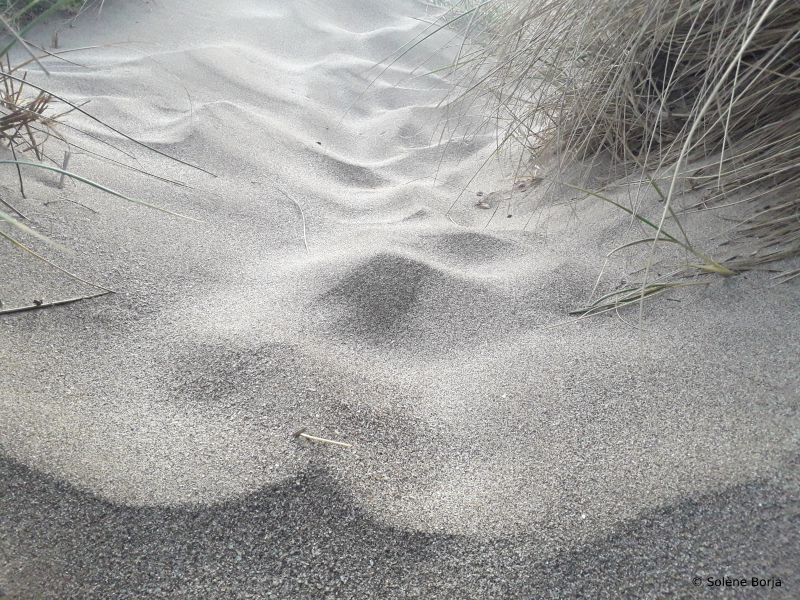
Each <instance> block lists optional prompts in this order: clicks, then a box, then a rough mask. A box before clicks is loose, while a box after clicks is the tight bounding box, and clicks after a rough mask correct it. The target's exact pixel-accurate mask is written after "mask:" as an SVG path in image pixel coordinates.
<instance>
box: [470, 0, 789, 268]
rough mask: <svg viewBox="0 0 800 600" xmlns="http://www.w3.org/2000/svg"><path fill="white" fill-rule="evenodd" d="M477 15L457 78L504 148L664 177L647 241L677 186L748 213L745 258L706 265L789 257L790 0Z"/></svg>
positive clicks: (666, 0)
mask: <svg viewBox="0 0 800 600" xmlns="http://www.w3.org/2000/svg"><path fill="white" fill-rule="evenodd" d="M471 7H472V6H470V8H471ZM455 10H458V8H457V7H455ZM478 11H491V12H490V13H489V12H487V13H486V14H488V15H489V17H488V18H483V19H481V18H480V17H477V18H476V17H474V15H470V17H469V18H470V23H471V24H472V39H473V41H475V42H477V43H476V44H473V45H472V46H471V47H470V49H466V48H465V50H464V53H463V55H462V56H461V57H460V58H459V64H460V66H458V67H457V69H456V73H457V74H458V77H457V78H456V81H457V83H458V85H459V86H460V90H459V93H460V94H462V97H463V98H469V100H470V101H471V102H472V103H484V106H485V109H484V110H485V113H484V114H486V115H487V117H488V118H489V119H490V120H491V121H494V122H496V123H499V124H500V125H501V129H502V131H504V134H503V137H502V139H501V141H502V143H503V144H506V143H508V142H512V141H515V142H517V143H518V144H520V145H521V146H522V148H524V150H525V152H526V153H530V154H531V155H532V157H534V158H535V157H536V156H537V155H539V154H540V153H542V152H543V150H545V149H548V150H554V149H555V150H556V151H557V152H558V153H559V156H560V157H561V161H562V164H563V162H565V161H566V160H571V159H578V160H584V159H592V158H594V157H596V156H597V155H598V154H605V155H607V156H610V157H611V159H612V161H613V162H614V163H615V164H616V166H617V167H621V168H622V170H623V172H624V173H634V172H638V173H640V174H641V176H642V178H643V179H644V180H645V181H647V180H648V179H649V180H650V181H655V180H659V181H660V180H663V178H664V177H665V174H667V175H668V177H667V183H663V184H662V188H663V192H664V194H663V195H664V207H663V217H664V218H662V220H661V222H660V223H657V226H656V229H657V230H658V233H657V234H656V235H655V236H654V239H658V240H659V241H660V239H661V238H660V236H661V233H663V226H664V221H665V220H666V219H667V218H669V217H670V215H672V216H674V213H673V212H672V207H673V201H674V198H675V196H676V195H678V194H679V193H681V192H683V191H686V190H687V189H701V190H703V193H702V199H703V201H702V203H701V204H700V205H698V206H696V207H695V209H697V210H707V209H714V208H719V207H721V206H725V205H730V204H732V203H739V204H742V205H745V206H747V211H748V212H747V214H746V215H745V217H744V218H743V219H742V221H743V222H740V223H739V224H738V227H737V228H735V230H736V232H737V234H738V236H739V239H740V240H741V239H743V238H745V237H748V238H750V240H751V241H753V240H755V246H756V248H757V250H756V251H755V253H748V254H749V256H747V257H746V258H735V259H732V260H729V261H726V262H725V263H723V264H717V263H714V264H713V265H707V266H708V267H710V268H709V270H713V271H716V272H718V273H721V274H731V273H734V272H738V271H741V270H744V269H750V268H755V267H757V266H759V265H763V264H765V263H768V262H773V261H776V260H779V259H783V258H787V257H791V256H797V255H798V254H800V193H798V189H799V188H800V2H797V0H750V1H731V0H648V1H646V2H641V1H640V0H597V1H594V2H587V1H586V0H533V1H532V0H517V1H511V2H509V1H502V2H489V3H486V4H485V5H484V6H481V7H480V8H479V9H478ZM699 165H702V168H701V167H700V166H699ZM617 172H619V171H617ZM659 193H660V192H659ZM793 274H794V273H793Z"/></svg>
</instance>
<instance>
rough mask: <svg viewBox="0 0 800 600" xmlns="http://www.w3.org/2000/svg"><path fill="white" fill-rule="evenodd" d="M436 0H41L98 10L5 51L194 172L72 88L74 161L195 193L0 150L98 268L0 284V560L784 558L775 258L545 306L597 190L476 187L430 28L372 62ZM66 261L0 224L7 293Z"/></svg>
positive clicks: (328, 572) (791, 426)
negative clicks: (626, 295)
mask: <svg viewBox="0 0 800 600" xmlns="http://www.w3.org/2000/svg"><path fill="white" fill-rule="evenodd" d="M438 11H439V9H437V8H435V7H431V6H427V5H425V4H422V3H419V2H416V1H412V0H399V1H397V0H394V1H392V2H388V1H380V0H371V1H356V0H344V1H342V2H312V1H310V0H308V1H306V0H293V1H290V2H284V1H278V0H275V1H273V0H235V1H233V2H228V3H224V6H221V3H219V2H212V1H210V0H198V1H195V2H184V1H179V0H169V1H164V2H159V3H149V4H148V3H144V2H138V1H136V0H130V1H127V2H124V1H122V0H117V1H116V2H106V3H105V7H104V9H103V12H102V16H100V17H98V16H97V14H96V13H90V14H89V15H88V16H86V17H85V18H83V19H79V20H78V21H77V23H76V26H75V27H74V28H64V29H62V30H61V32H60V34H59V35H60V43H61V46H62V47H84V46H96V45H100V44H104V43H110V42H120V41H127V42H129V43H126V44H122V45H116V46H111V47H107V48H103V47H100V48H96V49H93V50H85V51H81V52H78V53H75V54H74V55H73V56H72V58H73V59H74V60H75V62H77V63H80V64H81V65H83V67H80V68H79V67H77V66H75V65H70V64H66V63H57V62H52V64H51V69H52V71H53V77H52V78H50V79H47V80H46V79H45V78H44V77H43V76H42V75H41V74H37V73H34V72H31V75H30V77H31V78H32V79H33V80H35V81H37V82H46V83H47V85H48V86H50V87H51V88H53V89H54V90H57V91H58V92H59V93H60V94H61V95H63V96H64V97H66V98H69V99H70V100H72V101H82V100H85V99H91V103H90V104H89V105H88V106H87V109H88V110H91V112H92V113H93V114H96V115H97V116H98V117H101V118H103V119H105V120H107V121H108V122H109V123H111V124H113V125H114V126H115V127H118V128H119V129H121V130H124V131H125V132H127V133H129V134H130V135H132V136H134V137H135V138H136V139H139V140H141V141H143V142H145V143H147V144H150V145H152V146H153V147H155V148H157V149H158V150H160V151H163V152H167V153H170V154H173V155H175V156H177V157H180V158H181V160H184V161H186V162H189V163H192V164H195V165H197V166H200V167H202V168H203V169H206V170H208V171H210V172H212V173H213V174H214V175H215V176H211V175H208V174H204V173H201V172H199V171H196V170H193V169H191V168H190V167H188V166H186V165H182V164H178V163H175V162H174V161H169V160H168V159H166V158H164V157H162V156H159V155H154V154H152V153H145V152H143V151H142V150H141V149H137V148H135V147H134V146H133V145H132V144H130V143H129V142H126V141H124V140H120V139H119V138H118V137H117V136H115V135H113V134H112V133H110V132H109V131H108V130H104V129H103V128H102V127H101V126H100V125H99V124H96V123H92V122H89V121H88V120H87V119H85V118H83V117H80V116H77V115H76V116H74V117H72V118H73V119H74V121H73V123H75V124H76V125H78V124H80V125H81V126H82V127H83V128H84V129H86V130H87V131H89V132H90V133H92V134H93V135H95V136H96V138H97V139H89V140H86V139H83V140H82V142H81V143H82V144H84V146H85V151H80V150H78V151H76V152H75V155H74V156H73V158H72V162H71V166H72V168H73V169H74V170H75V171H76V172H78V173H80V174H81V175H85V176H87V177H91V178H93V179H95V180H98V181H101V182H103V183H104V184H105V185H108V186H110V187H113V188H114V189H118V190H120V191H121V192H123V193H126V194H128V195H130V196H132V197H135V198H137V199H141V200H144V201H147V202H152V203H154V204H157V205H159V206H162V207H164V208H167V209H169V210H172V211H176V212H179V213H181V214H185V215H189V216H191V217H193V218H195V219H198V220H199V221H200V222H196V221H190V220H186V219H180V218H177V217H173V216H169V215H164V214H163V213H157V212H155V211H152V210H148V209H146V208H144V207H141V206H137V205H130V204H126V203H123V202H122V201H119V200H117V199H112V198H109V197H107V196H104V195H103V194H101V193H100V192H97V191H96V190H92V189H89V188H86V187H79V186H76V185H72V184H69V185H68V187H67V188H66V189H65V190H64V191H63V192H62V191H59V190H58V189H57V187H56V182H57V176H56V175H51V174H41V173H34V172H32V171H31V172H30V174H31V180H30V183H29V184H28V187H29V194H28V196H29V197H28V199H27V200H24V199H22V198H21V197H19V194H18V192H16V193H15V192H13V191H12V188H13V187H14V185H15V181H14V180H13V179H12V178H11V175H8V177H7V178H6V179H5V180H4V183H3V185H4V186H5V188H4V194H6V196H7V197H9V198H14V203H15V205H17V206H19V207H20V208H21V209H22V210H24V211H26V212H29V213H30V214H32V215H33V216H34V225H35V226H36V227H37V228H38V229H39V230H41V231H43V232H44V233H46V234H47V235H50V236H53V237H54V239H57V240H59V241H62V242H65V243H68V245H69V246H70V247H72V248H73V249H74V250H75V251H76V252H77V255H76V256H75V257H67V256H59V255H57V254H56V253H55V252H53V251H49V253H48V256H51V257H53V258H54V260H55V259H57V260H58V261H59V263H60V264H63V265H65V266H66V267H68V268H69V269H70V270H72V271H73V272H76V273H80V274H81V275H82V276H84V277H87V278H90V279H93V280H96V281H97V282H98V283H101V284H102V285H107V286H110V287H111V288H113V289H114V290H115V291H116V292H117V293H116V294H113V295H109V296H104V297H102V298H99V299H95V300H91V301H86V302H80V303H76V304H72V305H69V306H64V307H57V308H52V309H48V310H42V311H33V312H28V313H20V314H15V315H7V316H2V317H0V331H1V332H2V339H3V341H4V343H3V344H2V346H0V361H2V365H3V368H2V374H1V375H0V448H2V455H3V459H2V461H0V473H2V481H3V488H4V490H5V492H4V493H3V494H2V495H0V504H2V506H3V513H4V514H5V515H6V518H5V519H3V524H2V525H0V530H1V531H2V535H0V557H2V567H0V596H2V594H3V593H4V594H6V596H8V597H14V598H16V597H19V598H32V597H41V596H42V595H46V594H52V595H53V596H54V597H67V596H75V597H98V598H99V597H128V596H130V597H160V596H165V597H205V596H214V597H217V596H218V597H228V596H230V597H260V598H263V597H280V598H288V597H293V598H294V597H297V598H300V597H303V598H318V597H324V593H325V590H326V588H327V589H328V590H329V593H330V594H332V596H331V597H349V598H367V597H374V598H393V597H407V596H414V595H416V596H417V597H425V598H472V597H487V598H501V597H502V598H506V597H508V598H513V597H525V596H529V597H548V596H547V594H553V595H554V597H571V596H581V597H652V598H655V597H662V596H663V597H673V596H675V597H691V596H693V595H694V594H697V593H699V592H698V588H695V587H693V585H692V582H691V578H692V577H693V576H694V575H695V574H698V575H700V576H703V577H705V576H706V574H709V575H719V574H722V573H723V572H724V573H726V574H730V575H731V576H741V577H747V578H750V577H778V578H781V579H782V583H783V587H782V588H780V589H777V590H772V591H770V592H769V593H770V594H772V595H770V597H773V595H774V597H793V595H794V594H796V593H797V590H798V589H800V579H798V576H797V572H796V565H797V559H798V556H800V536H798V528H797V497H796V495H797V485H798V470H797V448H798V442H799V441H800V439H799V438H798V431H800V415H799V414H798V410H797V407H798V399H800V328H798V326H797V323H798V320H797V315H798V311H797V308H798V306H800V288H798V286H797V285H796V284H790V285H785V286H775V285H774V282H772V281H771V280H770V279H769V276H768V274H759V273H752V274H748V275H742V276H740V277H736V278H733V279H729V280H723V279H718V280H714V281H713V282H712V283H711V284H710V285H708V286H705V287H698V288H688V289H683V290H676V291H675V292H673V293H670V294H669V295H668V296H667V297H666V298H664V297H662V298H661V299H658V300H654V301H653V302H651V303H648V304H647V305H646V306H645V310H644V317H645V326H646V328H647V332H646V334H645V335H644V336H641V335H640V333H639V331H638V330H637V327H636V320H637V315H636V313H635V311H622V312H621V313H620V315H619V317H618V316H617V315H615V314H613V313H611V314H608V315H604V316H600V317H596V318H592V319H587V320H584V321H581V322H580V323H578V324H572V325H569V326H564V327H557V328H550V326H551V325H554V324H557V323H560V322H563V321H566V320H568V317H567V313H568V311H569V310H571V309H573V308H576V307H578V306H581V305H582V303H583V302H585V300H586V298H587V296H588V295H589V293H590V292H591V290H592V288H593V287H594V285H595V282H596V279H597V276H598V273H599V271H600V269H601V268H602V267H603V265H604V262H605V255H606V253H607V252H609V251H610V250H611V249H613V248H614V247H615V246H616V245H618V244H619V243H621V241H620V236H621V235H622V236H624V235H625V234H626V231H627V228H628V225H629V224H628V223H627V222H625V221H624V220H621V219H620V217H619V214H618V213H616V212H614V210H613V209H612V208H607V207H605V206H603V205H601V203H599V202H594V201H590V200H585V201H582V202H580V203H577V204H574V205H559V203H558V202H555V200H558V198H555V195H556V192H554V191H552V190H550V191H547V190H545V188H542V190H541V191H534V192H532V193H530V194H522V193H512V192H510V191H509V190H510V186H511V181H510V179H509V175H510V174H511V173H512V172H513V168H514V167H513V165H508V164H504V163H502V162H500V161H491V162H490V163H489V164H488V166H487V167H486V168H484V169H483V170H480V172H479V169H480V167H481V166H482V165H483V164H484V162H485V161H486V159H487V158H488V157H489V156H490V155H491V154H492V152H493V151H494V144H495V138H494V136H493V134H492V132H486V134H485V135H483V136H476V137H472V138H469V139H464V138H463V136H461V132H463V131H464V130H465V128H466V126H467V124H468V123H474V122H475V119H477V118H478V115H474V114H471V113H469V112H468V113H466V114H463V115H461V116H460V118H461V119H462V120H461V122H460V123H461V125H460V126H459V128H456V129H455V130H454V131H451V132H449V133H448V136H445V137H444V138H442V137H440V133H441V130H440V128H439V125H440V123H441V121H440V119H441V116H442V114H443V113H442V110H441V108H440V107H439V104H440V101H441V100H442V98H443V97H444V93H445V92H446V89H447V87H446V86H447V82H446V81H445V79H444V76H443V74H442V73H437V74H429V75H425V73H427V72H429V71H434V70H436V69H437V68H438V67H441V66H443V65H446V64H447V61H448V60H449V59H452V57H453V56H455V52H456V51H457V44H458V43H459V40H458V39H457V38H456V37H455V36H456V34H455V33H454V32H452V31H449V30H444V31H442V32H440V33H439V34H437V35H435V36H432V37H431V38H429V39H428V40H426V41H424V42H423V43H421V44H420V45H419V46H418V47H416V48H414V49H413V51H411V52H410V53H409V54H408V55H407V56H404V57H403V58H402V60H400V61H398V62H395V63H392V64H391V65H390V66H389V67H388V68H387V69H386V70H385V71H383V72H382V73H381V71H382V69H383V67H382V66H381V65H384V66H385V65H387V64H388V63H387V62H385V61H386V59H387V58H389V57H390V56H391V55H392V54H393V53H394V52H395V51H396V50H397V49H398V48H401V47H403V46H404V45H405V44H408V42H409V41H410V40H413V39H414V37H415V36H418V35H419V34H420V33H421V32H423V31H424V30H425V27H426V21H428V20H430V19H432V18H435V17H436V16H437V15H438V14H439V12H438ZM52 27H53V26H52V25H48V26H42V27H40V28H39V29H37V30H36V31H35V32H34V34H33V37H34V39H39V38H41V39H40V41H42V43H43V44H44V43H46V42H47V41H48V40H49V39H50V34H51V29H52ZM37 36H38V38H37ZM448 44H450V46H451V47H449V48H448V47H446V46H448ZM442 48H444V49H443V50H442ZM431 57H433V58H431ZM425 61H428V62H427V63H425ZM423 63H424V66H421V65H423ZM379 74H380V77H379V78H378V79H377V80H375V78H376V77H377V76H378V75H379ZM453 110H456V107H453ZM453 122H454V123H455V122H456V121H455V120H454V121H453ZM450 134H452V137H450ZM104 142H109V143H111V142H113V143H114V144H115V145H116V146H117V147H119V148H121V149H124V150H125V151H126V152H128V153H130V154H131V155H132V156H133V157H131V156H126V155H125V154H123V153H122V152H119V151H117V150H114V149H111V148H110V147H109V146H107V145H106V144H104ZM88 151H91V152H96V153H100V154H104V155H108V156H111V157H112V158H114V159H115V160H118V161H121V162H124V163H125V164H129V165H132V166H136V167H137V168H140V169H145V170H150V171H152V172H154V173H157V174H158V175H159V176H162V177H165V178H169V179H173V180H177V181H180V182H184V183H185V184H187V185H188V186H190V187H187V186H176V185H172V184H169V183H167V182H164V181H159V180H155V179H153V178H148V177H145V176H143V175H141V174H139V173H137V172H135V171H132V170H128V169H123V168H112V167H110V166H109V164H108V163H106V162H103V161H100V160H98V159H97V158H96V157H94V156H92V155H91V154H89V152H88ZM29 171H30V169H29ZM477 172H479V174H478V176H477V177H476V178H474V179H473V176H474V175H475V173H477ZM479 191H481V192H485V194H484V195H483V196H481V197H480V198H483V199H485V200H486V202H487V203H488V204H489V205H490V209H489V210H485V209H481V208H479V207H477V206H476V205H475V204H476V201H477V200H478V199H479V198H478V196H476V193H477V192H479ZM490 192H491V193H490ZM619 193H620V194H625V193H626V191H625V190H624V189H623V190H622V191H620V192H619ZM286 194H288V197H287V195H286ZM537 194H538V195H537ZM60 195H66V196H67V197H68V198H69V199H72V200H76V201H79V202H80V203H81V204H82V205H84V206H81V205H77V204H73V203H68V202H64V201H58V197H59V196H60ZM551 196H553V197H551ZM47 201H53V202H52V203H51V204H45V202H47ZM86 207H89V208H91V209H92V211H96V212H92V211H90V210H87V208H86ZM545 217H548V218H547V219H545ZM634 263H635V260H634V259H631V263H630V265H626V264H624V261H623V260H620V261H619V262H614V263H612V264H610V265H608V266H607V267H606V273H605V276H604V278H603V280H602V281H601V284H600V290H601V291H602V290H609V289H615V288H616V287H618V286H619V285H620V284H621V283H622V282H624V281H627V280H628V278H630V277H633V278H635V277H634V275H633V274H632V272H633V271H635V268H634V267H633V266H632V265H634ZM89 292H91V288H89V287H88V286H85V285H83V284H80V283H75V282H74V281H70V280H69V279H67V278H66V277H65V276H62V275H60V274H58V273H56V272H54V271H52V270H49V269H48V268H47V267H46V266H44V265H42V264H40V263H37V262H36V261H34V260H33V259H30V258H29V257H24V256H22V255H21V254H20V253H19V252H18V251H16V250H15V249H13V248H12V247H11V246H9V245H3V246H0V297H2V299H3V302H4V304H5V305H6V306H14V305H19V304H25V303H27V302H29V301H30V300H31V299H32V298H34V297H36V298H45V299H47V300H56V299H59V298H64V297H69V295H75V294H80V293H89ZM642 349H643V353H642ZM301 427H307V428H308V432H309V433H311V434H313V435H318V436H321V437H324V438H333V439H337V440H341V441H346V442H349V443H351V444H353V447H352V448H348V449H346V448H339V447H331V446H326V445H319V444H314V443H312V442H308V441H307V440H302V439H296V438H293V437H292V433H293V432H294V431H296V430H298V429H300V428H301ZM340 544H341V545H340ZM384 549H385V550H384ZM226 553H227V554H226ZM237 556H238V558H237ZM603 556H606V557H613V566H611V563H608V564H606V563H604V562H603V561H604V560H606V559H604V558H602V557H603ZM179 557H182V558H179ZM609 560H612V559H609ZM303 561H305V562H303ZM134 564H139V565H140V566H141V569H136V568H133V567H132V565H134ZM603 565H606V566H603ZM244 566H246V568H244ZM150 567H152V569H151V570H150V571H148V570H147V569H148V568H150ZM318 584H319V587H318ZM156 588H158V590H156ZM700 590H701V591H702V592H708V593H709V594H710V593H711V592H714V591H715V590H707V589H706V588H700ZM717 591H718V590H717ZM269 594H272V596H270V595H269ZM709 597H711V596H709ZM726 597H727V596H726Z"/></svg>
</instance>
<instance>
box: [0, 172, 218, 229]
mask: <svg viewBox="0 0 800 600" xmlns="http://www.w3.org/2000/svg"><path fill="white" fill-rule="evenodd" d="M2 164H10V165H25V166H28V167H38V168H40V169H47V170H48V171H53V172H54V173H59V174H61V175H66V176H67V177H71V178H72V179H75V180H77V181H80V182H82V183H85V184H86V185H90V186H92V187H93V188H97V189H98V190H101V191H103V192H106V193H107V194H111V195H112V196H116V197H117V198H122V199H123V200H127V201H128V202H133V203H134V204H141V205H142V206H146V207H147V208H152V209H154V210H158V211H160V212H163V213H167V214H168V215H172V216H174V217H181V218H183V219H189V220H190V221H196V222H197V223H202V222H203V221H202V220H201V219H195V218H194V217H189V216H186V215H182V214H180V213H176V212H173V211H171V210H167V209H166V208H161V207H160V206H156V205H155V204H149V203H148V202H144V201H142V200H136V199H135V198H129V197H128V196H125V195H124V194H120V193H119V192H115V191H114V190H112V189H111V188H107V187H106V186H104V185H100V184H99V183H97V182H95V181H92V180H91V179H86V178H85V177H81V176H80V175H76V174H75V173H70V172H69V171H65V170H63V169H59V168H58V167H51V166H49V165H43V164H40V163H32V162H25V161H20V160H0V165H2Z"/></svg>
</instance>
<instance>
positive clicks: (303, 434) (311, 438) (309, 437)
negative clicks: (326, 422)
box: [292, 427, 353, 448]
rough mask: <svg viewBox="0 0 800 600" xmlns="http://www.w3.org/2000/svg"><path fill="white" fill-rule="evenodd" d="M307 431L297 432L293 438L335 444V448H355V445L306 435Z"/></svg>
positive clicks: (303, 429)
mask: <svg viewBox="0 0 800 600" xmlns="http://www.w3.org/2000/svg"><path fill="white" fill-rule="evenodd" d="M305 430H306V428H305V427H303V428H302V429H300V430H299V431H295V432H294V433H293V434H292V436H294V437H304V438H306V439H307V440H311V441H313V442H324V443H326V444H333V445H334V446H344V447H345V448H352V447H353V444H346V443H344V442H334V441H333V440H326V439H323V438H318V437H314V436H313V435H308V434H307V433H304V432H305Z"/></svg>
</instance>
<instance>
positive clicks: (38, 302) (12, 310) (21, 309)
mask: <svg viewBox="0 0 800 600" xmlns="http://www.w3.org/2000/svg"><path fill="white" fill-rule="evenodd" d="M113 293H114V292H100V293H99V294H92V295H91V296H79V297H77V298H69V299H67V300H56V301H54V302H44V303H43V302H42V301H41V300H34V303H33V304H31V305H30V306H18V307H17V308H7V309H6V310H0V315H7V314H10V313H18V312H24V311H26V310H36V309H37V308H49V307H51V306H60V305H62V304H71V303H72V302H78V301H80V300H91V299H92V298H98V297H99V296H105V295H106V294H113ZM334 443H336V442H334Z"/></svg>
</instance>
